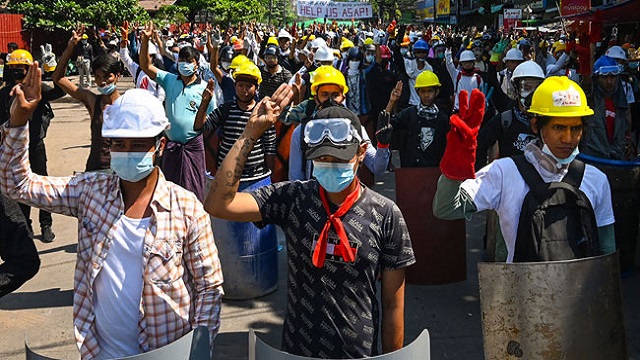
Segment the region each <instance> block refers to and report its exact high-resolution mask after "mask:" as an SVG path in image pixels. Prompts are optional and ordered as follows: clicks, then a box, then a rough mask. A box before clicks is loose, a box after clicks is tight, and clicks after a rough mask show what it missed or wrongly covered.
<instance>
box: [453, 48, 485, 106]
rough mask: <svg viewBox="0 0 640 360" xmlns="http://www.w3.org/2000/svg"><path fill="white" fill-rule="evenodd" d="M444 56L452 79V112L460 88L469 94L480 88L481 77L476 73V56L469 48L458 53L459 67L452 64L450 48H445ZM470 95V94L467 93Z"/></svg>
mask: <svg viewBox="0 0 640 360" xmlns="http://www.w3.org/2000/svg"><path fill="white" fill-rule="evenodd" d="M444 57H445V59H446V64H447V71H448V72H449V75H450V76H451V80H453V88H454V89H455V90H454V93H453V96H454V97H455V99H454V105H453V110H454V112H457V111H458V102H459V96H458V95H459V94H460V92H461V91H462V90H465V91H467V93H469V94H471V91H472V90H473V89H480V88H481V86H482V83H483V81H482V77H481V76H480V74H478V72H477V69H476V68H475V66H476V56H475V55H474V54H473V51H471V50H465V51H463V52H462V53H460V59H459V60H458V62H459V63H460V69H458V68H456V67H455V65H454V64H453V58H452V56H451V48H447V50H445V52H444ZM469 96H471V95H469Z"/></svg>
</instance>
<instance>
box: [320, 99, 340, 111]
mask: <svg viewBox="0 0 640 360" xmlns="http://www.w3.org/2000/svg"><path fill="white" fill-rule="evenodd" d="M332 106H343V105H342V104H340V103H339V102H337V101H336V100H335V99H328V100H325V102H323V103H322V104H320V109H326V108H329V107H332ZM343 107H344V106H343Z"/></svg>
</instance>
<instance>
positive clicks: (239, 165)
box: [225, 137, 256, 186]
mask: <svg viewBox="0 0 640 360" xmlns="http://www.w3.org/2000/svg"><path fill="white" fill-rule="evenodd" d="M255 143H256V141H255V140H254V139H252V138H248V137H247V138H244V142H243V143H242V147H241V148H240V154H238V156H237V157H236V165H235V167H234V169H233V172H231V171H230V170H228V171H227V172H226V173H225V176H226V179H227V183H226V186H235V185H236V184H237V183H238V181H240V178H241V177H242V170H243V169H244V164H245V163H246V162H247V158H249V154H251V150H252V149H253V146H254V145H255Z"/></svg>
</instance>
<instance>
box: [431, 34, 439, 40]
mask: <svg viewBox="0 0 640 360" xmlns="http://www.w3.org/2000/svg"><path fill="white" fill-rule="evenodd" d="M431 40H432V41H434V40H440V36H438V35H433V36H432V37H431Z"/></svg>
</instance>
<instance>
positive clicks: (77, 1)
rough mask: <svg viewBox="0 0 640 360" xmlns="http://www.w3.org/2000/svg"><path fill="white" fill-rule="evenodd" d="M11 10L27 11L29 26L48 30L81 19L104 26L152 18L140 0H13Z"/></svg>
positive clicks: (71, 25)
mask: <svg viewBox="0 0 640 360" xmlns="http://www.w3.org/2000/svg"><path fill="white" fill-rule="evenodd" d="M7 9H8V10H9V11H11V12H15V13H20V14H23V15H24V19H25V25H26V26H27V27H31V28H40V29H42V30H48V31H53V30H56V29H63V30H71V29H73V28H75V26H76V24H77V23H79V22H80V23H83V24H87V25H95V26H97V27H103V28H104V27H107V26H108V25H110V24H113V25H119V24H121V23H122V22H123V21H124V20H129V21H144V20H146V19H148V18H149V15H148V14H147V12H146V11H145V10H144V9H143V8H142V7H140V6H139V5H138V2H137V0H9V3H8V4H7Z"/></svg>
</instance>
